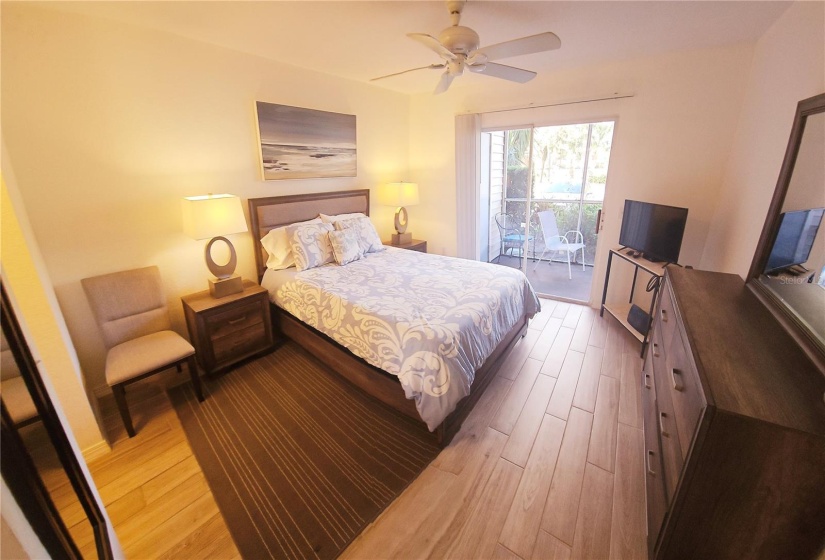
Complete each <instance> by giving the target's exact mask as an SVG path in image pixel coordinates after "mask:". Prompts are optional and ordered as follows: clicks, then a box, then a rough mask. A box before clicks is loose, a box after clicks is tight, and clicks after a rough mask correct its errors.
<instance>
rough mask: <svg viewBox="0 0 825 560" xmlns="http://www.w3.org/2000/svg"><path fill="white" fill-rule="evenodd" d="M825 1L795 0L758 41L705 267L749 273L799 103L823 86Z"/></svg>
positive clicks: (824, 68)
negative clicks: (798, 0) (800, 0)
mask: <svg viewBox="0 0 825 560" xmlns="http://www.w3.org/2000/svg"><path fill="white" fill-rule="evenodd" d="M823 23H825V3H823V2H796V3H794V5H793V6H791V7H790V8H789V9H788V10H787V11H786V12H785V13H784V14H783V15H782V17H780V18H779V19H778V20H777V21H776V23H775V24H774V25H773V26H771V28H770V29H769V30H768V31H767V32H766V33H765V34H764V35H763V36H762V37H761V38H760V39H759V41H758V42H757V43H756V47H755V50H754V57H753V65H752V69H751V72H750V75H749V77H748V81H747V88H746V92H747V93H746V95H745V98H744V100H743V103H742V110H741V112H740V114H739V124H738V127H737V131H736V137H735V139H734V142H733V147H732V150H731V156H730V160H729V161H728V164H727V166H726V169H725V178H724V181H723V184H722V189H721V193H722V194H721V197H720V200H719V204H718V207H717V210H716V213H715V215H714V217H713V220H712V223H711V228H710V233H709V235H708V242H707V245H706V247H705V251H704V255H703V257H702V260H701V265H702V268H707V269H709V270H719V271H724V272H733V273H736V274H739V275H740V276H742V277H743V278H744V277H745V276H746V275H747V273H748V269H749V268H750V263H751V260H752V258H753V253H754V251H755V250H756V244H757V243H758V241H759V235H760V234H761V233H762V225H763V224H764V222H765V217H766V215H767V212H768V206H769V205H770V202H771V198H772V197H773V192H774V189H775V188H776V180H777V178H778V177H779V169H780V167H781V166H782V160H783V158H784V157H785V149H786V147H787V145H788V137H789V136H790V132H791V125H792V124H793V119H794V113H795V111H796V104H797V103H798V102H799V101H800V100H802V99H806V98H808V97H812V96H814V95H817V94H820V93H823V92H825V25H824V24H823Z"/></svg>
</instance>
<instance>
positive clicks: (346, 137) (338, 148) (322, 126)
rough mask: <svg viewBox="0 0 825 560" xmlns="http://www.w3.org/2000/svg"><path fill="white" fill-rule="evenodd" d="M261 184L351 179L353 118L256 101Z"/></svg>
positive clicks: (354, 174)
mask: <svg viewBox="0 0 825 560" xmlns="http://www.w3.org/2000/svg"><path fill="white" fill-rule="evenodd" d="M255 108H256V110H257V115H258V137H259V138H260V149H261V166H262V169H263V177H264V180H265V181H270V180H273V179H310V178H319V177H355V176H356V171H357V168H356V157H355V115H344V114H341V113H330V112H327V111H316V110H314V109H303V108H301V107H289V106H288V105H277V104H275V103H264V102H263V101H257V102H256V103H255Z"/></svg>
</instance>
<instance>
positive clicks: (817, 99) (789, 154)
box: [747, 93, 825, 375]
mask: <svg viewBox="0 0 825 560" xmlns="http://www.w3.org/2000/svg"><path fill="white" fill-rule="evenodd" d="M823 112H825V93H822V94H820V95H816V96H814V97H810V98H808V99H803V100H802V101H800V102H799V103H798V104H797V106H796V116H795V117H794V121H793V127H792V128H791V137H790V139H789V140H788V147H787V149H786V150H785V159H784V160H783V161H782V168H781V169H780V171H779V179H778V180H777V182H776V190H775V191H774V193H773V199H772V200H771V205H770V208H769V209H768V215H767V216H766V218H765V225H764V226H763V227H762V235H761V236H760V237H759V243H758V244H757V246H756V252H755V253H754V255H753V261H752V262H751V267H750V270H749V271H748V277H747V285H748V287H749V288H750V290H751V291H752V292H753V293H754V294H755V295H756V297H757V298H759V300H760V301H761V302H762V303H763V304H764V305H765V306H766V307H767V308H768V309H769V310H770V311H771V313H772V314H773V315H774V316H775V317H776V318H777V319H778V320H779V322H780V323H782V325H783V326H784V327H785V329H786V330H787V331H788V332H789V334H790V335H791V336H792V337H793V338H794V340H795V341H796V342H797V343H798V344H799V345H800V346H801V347H802V349H803V350H804V352H805V353H806V354H807V355H808V357H809V358H810V359H811V360H812V361H813V362H814V364H815V365H816V366H817V367H818V368H819V370H820V372H822V373H823V375H825V347H823V346H822V344H821V343H820V342H819V341H818V340H817V339H816V337H815V336H814V335H813V333H811V332H810V330H809V329H808V328H807V327H806V326H805V325H804V324H803V323H802V322H801V321H800V319H799V318H798V317H797V316H796V314H794V313H793V312H792V311H791V310H790V309H789V308H788V306H787V305H785V303H783V302H782V301H781V300H780V299H779V297H778V296H777V295H776V294H774V293H773V292H772V291H771V290H769V289H768V288H767V287H766V286H765V285H764V284H762V283H761V282H759V277H760V276H761V275H762V271H763V270H765V265H766V264H767V262H768V257H769V256H770V252H771V249H772V248H773V243H774V240H775V239H776V234H777V231H778V229H779V217H780V215H781V213H782V207H783V205H784V204H785V196H786V194H787V192H788V186H789V185H790V183H791V177H792V176H793V171H794V166H795V165H796V158H797V156H798V155H799V147H800V145H801V144H802V136H803V134H804V133H805V124H806V122H807V120H808V117H809V116H811V115H816V114H819V113H823Z"/></svg>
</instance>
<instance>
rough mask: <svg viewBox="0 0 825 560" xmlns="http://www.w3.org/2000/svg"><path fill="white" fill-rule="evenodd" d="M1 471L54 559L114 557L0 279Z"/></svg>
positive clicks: (97, 511)
mask: <svg viewBox="0 0 825 560" xmlns="http://www.w3.org/2000/svg"><path fill="white" fill-rule="evenodd" d="M0 293H2V305H0V315H1V316H2V317H1V319H2V320H1V321H0V322H1V323H2V330H0V410H2V419H3V422H2V447H3V452H2V454H0V457H2V474H3V479H4V480H5V481H6V483H7V484H8V486H9V489H10V490H11V492H12V494H13V495H14V497H15V499H16V500H17V502H18V504H19V505H20V507H21V508H23V509H24V512H25V515H26V518H27V519H28V520H29V522H30V523H31V525H32V527H33V528H34V529H35V532H36V533H37V535H38V537H39V538H40V541H41V542H42V543H43V545H44V547H45V548H46V550H47V551H48V552H49V554H50V556H51V557H53V558H63V557H66V558H84V559H104V560H108V559H109V558H112V550H111V546H110V544H109V537H108V532H107V529H106V525H105V522H104V521H103V516H102V512H101V511H100V508H99V507H98V505H97V503H96V502H95V501H94V497H93V495H92V491H91V488H90V487H89V485H88V483H87V482H86V479H85V478H84V475H83V473H82V469H81V467H80V464H79V463H78V461H77V458H76V457H75V456H74V454H73V451H72V448H71V444H70V443H69V440H68V439H67V436H66V434H65V432H64V431H63V427H62V425H61V424H60V420H59V419H58V417H57V414H56V410H55V408H54V406H53V404H52V403H51V399H50V398H49V395H48V392H47V391H46V389H45V385H44V384H43V380H42V378H41V377H40V373H39V371H38V367H37V362H35V360H34V357H33V356H32V354H31V351H30V350H29V347H28V344H27V343H26V339H25V337H24V335H23V332H22V329H21V328H20V325H19V323H18V322H17V318H16V317H15V315H14V311H13V310H12V308H11V306H10V304H9V301H8V298H7V295H6V292H5V290H4V289H3V288H2V284H0Z"/></svg>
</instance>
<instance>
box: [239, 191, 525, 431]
mask: <svg viewBox="0 0 825 560" xmlns="http://www.w3.org/2000/svg"><path fill="white" fill-rule="evenodd" d="M369 207H370V191H369V189H360V190H354V191H337V192H325V193H311V194H301V195H291V196H273V197H267V198H251V199H249V217H250V221H251V222H252V234H253V236H254V238H255V244H256V248H255V263H256V265H257V270H258V281H260V280H261V278H262V277H263V274H264V272H265V271H266V259H267V255H266V252H265V250H264V248H263V246H262V245H261V244H260V242H259V241H257V240H259V239H262V238H263V237H264V236H265V235H266V234H267V233H268V232H269V231H270V230H272V229H274V228H277V227H283V226H285V225H288V224H292V223H295V222H300V221H304V220H310V219H312V218H316V217H318V214H319V213H323V214H330V215H334V214H343V213H349V212H363V213H364V214H366V215H369ZM270 305H271V306H272V322H273V328H274V329H275V331H276V332H278V333H280V334H282V335H283V336H286V337H287V338H289V339H291V340H293V341H295V342H296V343H297V344H298V345H300V346H302V347H303V348H305V349H306V350H307V351H308V352H309V353H310V354H312V355H313V356H314V357H315V358H316V359H318V360H320V361H321V362H322V363H324V364H325V365H327V366H328V367H329V368H330V369H332V370H333V371H334V372H336V373H337V374H338V375H340V376H341V377H343V378H344V379H346V380H347V381H349V382H350V383H352V384H353V385H355V386H356V387H358V388H359V389H361V390H362V391H364V392H365V393H367V394H368V395H371V396H372V397H375V398H376V399H378V400H379V401H381V402H383V403H384V404H386V405H388V406H390V407H392V408H394V409H395V410H397V411H399V412H401V413H402V414H404V415H406V416H409V417H410V418H412V419H414V420H416V421H418V422H422V420H421V417H420V416H419V415H418V410H416V408H415V402H414V401H412V400H408V399H407V398H406V397H405V396H404V391H403V389H402V388H401V383H400V382H399V381H398V378H397V377H395V376H393V375H390V374H389V373H387V372H385V371H382V370H381V369H379V368H376V367H374V366H372V365H370V364H368V363H367V362H365V361H364V360H362V359H361V358H359V357H357V356H355V355H354V354H352V353H351V352H350V351H349V350H347V349H346V348H344V347H343V346H341V345H340V344H338V343H336V342H335V341H333V340H332V339H331V338H329V337H328V336H326V335H325V334H323V333H321V332H319V331H317V330H315V329H313V328H312V327H310V326H308V325H306V324H304V323H303V322H301V321H300V320H298V319H296V318H295V317H293V316H292V315H290V314H289V313H287V312H285V311H283V310H282V309H280V308H279V307H277V306H275V305H273V304H270ZM529 319H530V317H527V316H526V315H523V316H522V317H521V318H519V320H518V321H517V322H516V324H515V326H514V327H513V328H512V329H511V330H510V332H508V333H507V335H506V336H505V337H504V339H503V340H502V341H501V342H500V343H499V345H498V346H496V348H495V349H494V350H493V353H492V354H491V355H490V356H489V357H488V358H487V360H486V361H485V362H484V364H482V366H481V367H480V368H479V369H478V371H476V376H475V379H474V381H473V384H472V386H471V388H470V394H469V395H468V396H467V397H465V398H463V399H462V400H461V401H459V403H458V405H457V406H456V409H455V410H454V411H453V412H452V413H451V414H450V415H449V416H447V418H446V419H445V420H444V422H442V424H441V425H440V426H439V427H438V429H437V430H436V432H435V433H436V437H437V440H438V442H439V443H440V444H441V445H447V444H448V443H449V442H450V441H451V440H452V438H453V436H455V434H456V433H458V430H459V429H460V428H461V424H462V422H463V421H464V419H465V418H466V417H467V415H468V414H469V413H470V411H471V410H472V408H473V406H474V405H475V403H476V401H478V399H479V397H480V396H481V394H482V393H483V392H484V390H485V389H486V388H487V386H488V385H489V384H490V382H491V381H492V379H493V378H494V377H495V375H496V372H498V369H499V368H500V367H501V365H502V363H503V362H504V360H505V359H506V358H507V356H508V355H509V353H510V351H511V350H512V349H513V346H515V344H516V342H518V340H519V338H521V337H523V336H524V335H525V334H526V333H527V322H528V321H529Z"/></svg>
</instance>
